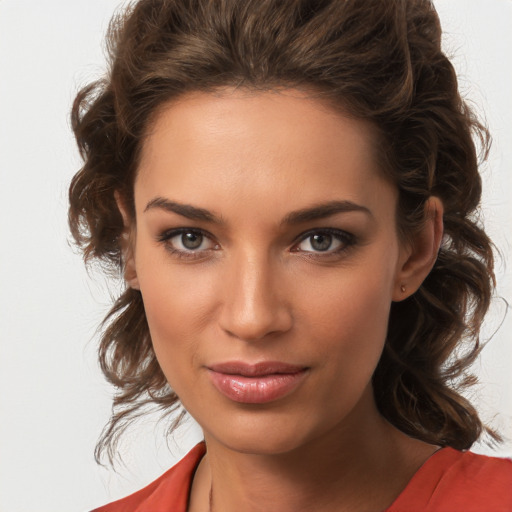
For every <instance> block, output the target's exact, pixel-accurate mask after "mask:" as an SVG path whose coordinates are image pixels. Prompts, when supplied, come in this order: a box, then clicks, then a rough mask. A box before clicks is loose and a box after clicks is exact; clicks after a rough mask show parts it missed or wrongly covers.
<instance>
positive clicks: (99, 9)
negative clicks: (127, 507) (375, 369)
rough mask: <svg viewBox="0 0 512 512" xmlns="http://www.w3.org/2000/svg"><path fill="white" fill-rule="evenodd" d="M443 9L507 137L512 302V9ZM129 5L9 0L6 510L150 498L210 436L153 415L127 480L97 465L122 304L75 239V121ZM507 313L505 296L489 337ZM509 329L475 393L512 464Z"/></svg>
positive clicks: (464, 76)
mask: <svg viewBox="0 0 512 512" xmlns="http://www.w3.org/2000/svg"><path fill="white" fill-rule="evenodd" d="M435 3H436V6H437V7H438V9H439V13H440V16H441V21H442V23H443V27H444V29H445V40H444V44H445V49H447V51H448V53H449V54H451V55H453V56H454V62H455V64H456V67H457V70H458V73H459V75H460V77H461V78H460V79H461V88H462V90H463V91H464V94H465V95H466V96H467V97H468V98H469V99H470V100H471V101H473V102H475V103H476V104H477V105H478V106H479V108H481V109H482V110H483V111H484V112H485V115H486V119H487V123H488V125H489V127H490V129H491V132H492V134H493V136H494V145H493V150H492V154H491V158H490V161H489V164H488V165H487V166H485V167H484V168H483V170H482V172H483V176H484V184H485V196H484V207H483V213H484V218H485V220H486V224H487V226H488V229H489V232H490V233H491V235H492V236H493V237H494V239H495V241H496V244H497V246H498V248H499V249H500V250H501V251H502V253H503V258H502V260H499V261H498V267H497V273H498V280H499V286H498V292H499V294H500V295H501V296H503V297H504V298H506V299H507V300H508V302H510V303H512V274H511V271H510V264H511V262H512V260H511V247H510V244H511V242H512V231H511V230H510V225H511V221H512V205H511V201H510V191H511V190H512V174H511V164H512V149H511V142H512V121H511V115H512V95H511V94H510V84H511V83H512V58H511V48H512V33H511V32H512V31H511V30H510V29H511V27H512V2H511V1H510V0H437V1H436V2H435ZM118 5H119V1H118V0H87V1H84V0H82V1H78V0H45V1H44V2H40V1H36V0H0V511H1V512H33V511H35V510H37V511H39V512H61V511H62V512H64V511H66V512H69V511H73V510H77V511H80V510H89V509H91V508H94V507H95V506H98V505H100V504H103V503H105V502H107V501H111V500H113V499H116V498H118V497H121V496H124V495H126V494H128V493H130V492H133V491H135V490H137V489H138V488H140V487H142V486H143V485H145V484H146V483H148V482H149V481H150V480H152V479H154V478H155V477H156V476H157V475H159V474H160V473H162V472H163V471H164V470H165V469H166V468H167V467H169V466H170V465H171V464H173V463H174V462H175V461H176V460H177V459H178V458H180V457H181V456H182V455H183V454H184V453H186V451H187V450H188V449H189V448H190V447H191V446H192V445H194V444H195V442H197V440H199V439H200V431H199V429H198V428H197V427H196V426H194V425H193V423H192V422H190V423H189V424H188V425H186V426H185V428H183V429H181V430H180V431H179V432H178V433H177V434H176V436H175V437H174V439H171V440H170V442H169V448H168V447H167V445H166V442H165V441H164V440H163V438H162V436H161V435H159V434H158V432H161V429H160V430H158V429H157V434H156V435H155V432H154V429H155V421H154V420H153V419H152V418H149V419H148V420H147V421H145V422H144V423H143V424H142V425H139V426H138V427H137V428H136V429H135V430H134V431H133V432H131V433H130V434H129V435H128V436H127V438H126V440H125V443H124V444H123V446H122V448H123V450H122V453H123V455H124V458H125V463H126V466H125V467H124V468H123V467H121V468H120V469H119V473H117V474H116V473H114V472H113V471H112V470H108V469H103V468H100V467H98V466H97V465H96V464H95V462H94V460H93V449H94V444H95V441H96V438H97V437H98V435H99V433H100V431H101V428H102V426H103V425H104V423H105V422H106V420H107V418H108V415H109V410H110V399H111V394H112V390H111V389H110V388H109V387H108V386H107V385H106V384H105V383H104V382H103V378H102V376H101V375H100V373H99V370H98V368H97V365H96V356H95V347H96V342H97V336H96V328H97V326H98V324H99V322H100V321H101V319H102V318H103V316H104V315H105V313H106V311H107V310H108V307H109V304H110V295H109V291H108V289H107V287H106V285H105V281H104V279H103V278H102V277H101V276H98V275H94V274H93V275H92V276H89V275H88V274H87V273H86V271H85V269H84V268H83V265H82V262H81V259H80V257H79V256H77V255H76V254H74V253H73V251H72V250H71V248H70V247H69V246H68V244H67V238H68V232H67V224H66V210H67V197H66V196H67V186H68V183H69V180H70V179H71V177H72V175H73V174H74V173H75V172H76V170H77V169H78V168H79V166H80V161H79V158H78V155H77V152H76V149H75V146H74V141H73V139H72V135H71V131H70V128H69V122H68V117H69V115H68V113H69V109H70V105H71V102H72V99H73V97H74V94H75V93H76V91H77V89H78V88H79V86H80V85H83V84H85V83H86V82H88V81H90V80H91V79H92V78H95V77H98V76H99V75H101V73H102V70H103V53H102V36H103V33H104V31H105V29H106V27H107V24H108V20H109V19H110V16H111V14H112V13H113V11H114V9H115V7H116V6H118ZM110 288H111V291H112V293H114V294H115V291H116V285H115V284H114V285H111V287H110ZM504 309H505V308H504V305H503V302H500V301H496V305H495V308H494V312H493V314H492V315H491V316H490V317H489V321H488V323H487V324H486V329H485V335H486V336H490V335H491V334H492V333H493V332H494V331H495V330H496V328H497V326H498V325H499V324H500V323H501V322H502V320H503V314H504ZM511 331H512V320H511V314H510V313H509V314H508V316H507V317H506V318H505V320H504V323H503V325H502V327H501V329H500V330H499V331H498V332H497V334H496V335H495V336H494V337H493V339H492V342H491V343H490V344H489V345H488V346H487V348H486V349H485V351H484V353H483V357H482V360H481V361H480V362H479V363H478V364H477V365H476V368H475V370H476V371H477V372H478V374H479V375H480V379H481V382H482V385H481V386H480V387H478V388H476V390H475V391H474V392H473V394H472V397H473V399H474V400H475V403H476V405H477V406H478V408H479V410H480V411H481V412H482V415H483V417H484V418H485V419H486V420H488V421H490V422H491V423H492V424H493V425H495V426H496V427H498V428H500V429H501V430H502V432H503V434H505V435H506V436H508V440H507V442H506V443H505V444H504V445H502V446H501V447H500V448H499V449H498V450H497V451H495V452H494V453H496V454H498V455H502V456H504V455H506V456H512V441H511V439H512V372H511V371H510V367H511V362H512V346H511V345H512V343H511V341H512V340H511V336H510V332H511ZM475 449H476V450H477V451H480V452H483V453H493V452H492V451H491V450H490V449H488V448H487V447H485V446H481V445H479V446H477V447H475Z"/></svg>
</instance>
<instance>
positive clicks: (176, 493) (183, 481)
mask: <svg viewBox="0 0 512 512" xmlns="http://www.w3.org/2000/svg"><path fill="white" fill-rule="evenodd" d="M205 451H206V447H205V444H204V443H199V444H197V445H196V446H195V447H194V448H193V449H192V450H191V451H190V452H188V454H187V455H186V456H185V457H184V458H183V459H181V460H180V462H178V463H177V464H176V465H175V466H173V467H172V468H171V469H169V470H168V471H167V472H165V473H164V474H163V475H162V476H160V477H159V478H158V479H157V480H155V481H154V482H152V483H150V484H149V485H147V486H146V487H144V488H143V489H141V490H140V491H137V492H135V493H134V494H130V496H127V497H126V498H122V499H120V500H117V501H114V502H112V503H109V504H108V505H104V506H103V507H100V508H97V509H95V510H93V511H92V512H164V511H168V510H172V511H173V512H186V509H187V505H188V495H189V491H190V486H191V483H192V479H193V477H194V473H195V470H196V468H197V466H198V464H199V462H200V460H201V459H202V457H203V455H204V454H205Z"/></svg>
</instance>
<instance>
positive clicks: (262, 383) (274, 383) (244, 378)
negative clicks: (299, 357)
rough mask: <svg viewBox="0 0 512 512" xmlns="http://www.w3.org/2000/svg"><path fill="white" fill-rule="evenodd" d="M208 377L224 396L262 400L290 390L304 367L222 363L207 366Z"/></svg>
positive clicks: (302, 375)
mask: <svg viewBox="0 0 512 512" xmlns="http://www.w3.org/2000/svg"><path fill="white" fill-rule="evenodd" d="M208 370H209V372H208V373H209V377H210V379H211V382H212V384H213V385H214V386H215V388H216V389H217V390H218V391H219V392H220V393H222V394H223V395H224V396H226V397H227V398H229V399H230V400H233V401H235V402H239V403H246V404H264V403H267V402H272V401H274V400H277V399H279V398H282V397H284V396H286V395H288V394H290V393H292V392H293V391H294V390H295V389H296V388H297V387H298V386H299V384H300V383H301V382H302V381H303V380H304V378H305V376H306V374H307V368H301V367H297V366H292V365H287V364H284V363H260V364H257V365H247V364H243V363H224V364H221V365H214V366H213V367H209V368H208Z"/></svg>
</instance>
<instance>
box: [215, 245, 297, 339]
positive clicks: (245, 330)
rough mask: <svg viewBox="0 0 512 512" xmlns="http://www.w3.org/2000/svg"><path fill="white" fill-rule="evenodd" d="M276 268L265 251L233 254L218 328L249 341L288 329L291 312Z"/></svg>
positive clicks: (247, 251)
mask: <svg viewBox="0 0 512 512" xmlns="http://www.w3.org/2000/svg"><path fill="white" fill-rule="evenodd" d="M278 275H279V268H276V265H275V264H273V263H272V261H271V258H270V257H269V255H268V253H265V252H264V251H254V250H245V251H240V252H239V253H238V254H237V255H233V259H232V261H231V262H230V265H229V269H228V276H227V279H226V282H225V290H224V302H223V309H222V313H221V318H220V322H221V327H222V328H223V329H224V330H225V331H226V332H228V333H230V334H231V335H233V336H235V337H237V338H240V339H243V340H247V341H251V340H257V339H261V338H263V337H265V336H266V335H268V334H271V333H276V332H284V331H286V330H288V329H289V328H290V327H291V312H290V311H289V307H288V305H287V304H286V302H285V300H284V297H283V294H282V290H279V289H278V288H277V286H278V283H279V281H280V280H279V278H278Z"/></svg>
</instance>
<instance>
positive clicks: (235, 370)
mask: <svg viewBox="0 0 512 512" xmlns="http://www.w3.org/2000/svg"><path fill="white" fill-rule="evenodd" d="M208 369H209V370H212V371H214V372H217V373H224V374H227V375H241V376H243V377H261V376H264V375H275V374H279V373H281V374H284V373H298V372H301V371H304V370H306V369H307V368H306V367H305V366H297V365H294V364H288V363H283V362H280V361H262V362H259V363H253V364H250V363H244V362H242V361H228V362H225V363H218V364H213V365H210V366H208Z"/></svg>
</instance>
